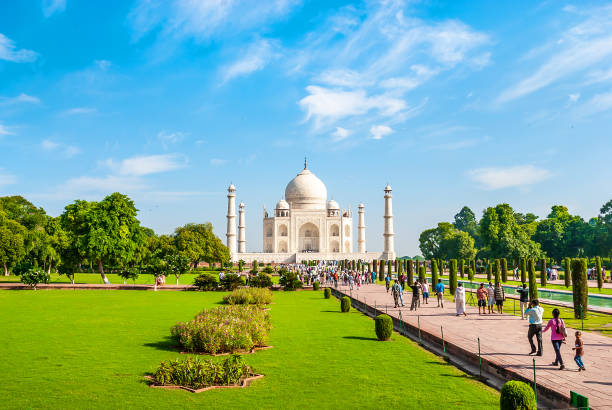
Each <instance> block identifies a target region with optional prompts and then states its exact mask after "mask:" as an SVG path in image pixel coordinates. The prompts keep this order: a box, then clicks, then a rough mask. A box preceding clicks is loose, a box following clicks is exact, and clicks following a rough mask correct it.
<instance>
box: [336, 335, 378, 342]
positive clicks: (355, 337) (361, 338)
mask: <svg viewBox="0 0 612 410" xmlns="http://www.w3.org/2000/svg"><path fill="white" fill-rule="evenodd" d="M342 338H343V339H351V340H373V341H375V342H378V339H377V338H375V337H365V336H342Z"/></svg>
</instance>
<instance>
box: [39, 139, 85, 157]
mask: <svg viewBox="0 0 612 410" xmlns="http://www.w3.org/2000/svg"><path fill="white" fill-rule="evenodd" d="M40 146H41V148H42V149H43V150H45V151H48V152H59V153H60V154H62V155H63V156H64V157H66V158H72V157H74V156H75V155H77V154H80V153H81V149H80V148H79V147H75V146H73V145H65V144H62V143H59V142H55V141H52V140H50V139H44V140H42V141H41V143H40Z"/></svg>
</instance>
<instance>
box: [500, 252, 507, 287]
mask: <svg viewBox="0 0 612 410" xmlns="http://www.w3.org/2000/svg"><path fill="white" fill-rule="evenodd" d="M500 262H501V280H502V282H507V281H508V261H507V260H506V258H501V259H500Z"/></svg>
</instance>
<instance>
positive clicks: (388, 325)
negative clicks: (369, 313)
mask: <svg viewBox="0 0 612 410" xmlns="http://www.w3.org/2000/svg"><path fill="white" fill-rule="evenodd" d="M374 328H375V330H376V337H378V340H381V341H385V340H389V339H390V338H391V334H392V333H393V320H392V319H391V316H389V315H384V314H383V315H378V316H376V319H374Z"/></svg>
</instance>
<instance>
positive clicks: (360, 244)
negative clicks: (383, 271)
mask: <svg viewBox="0 0 612 410" xmlns="http://www.w3.org/2000/svg"><path fill="white" fill-rule="evenodd" d="M357 208H359V212H358V213H359V223H358V224H357V252H359V253H365V251H366V241H365V217H364V212H363V208H364V206H363V204H359V206H358V207H357Z"/></svg>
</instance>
